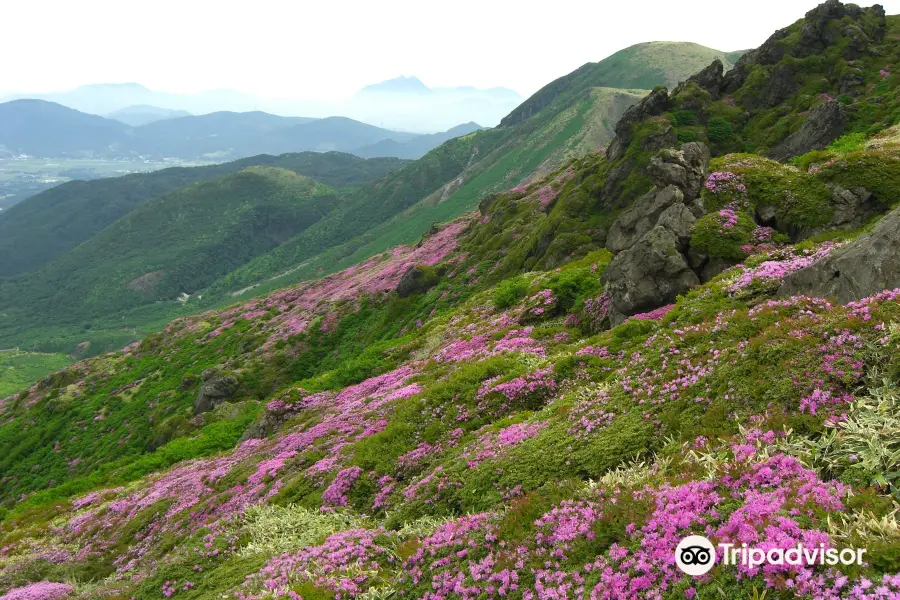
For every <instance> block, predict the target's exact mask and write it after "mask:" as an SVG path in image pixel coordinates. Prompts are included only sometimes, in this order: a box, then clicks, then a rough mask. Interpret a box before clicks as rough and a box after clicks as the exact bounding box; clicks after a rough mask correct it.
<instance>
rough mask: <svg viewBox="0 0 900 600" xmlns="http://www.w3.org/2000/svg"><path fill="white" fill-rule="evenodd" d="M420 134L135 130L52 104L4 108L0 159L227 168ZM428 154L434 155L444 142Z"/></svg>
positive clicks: (270, 120)
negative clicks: (165, 161)
mask: <svg viewBox="0 0 900 600" xmlns="http://www.w3.org/2000/svg"><path fill="white" fill-rule="evenodd" d="M415 137H417V134H412V133H406V132H401V131H392V130H389V129H383V128H381V127H375V126H374V125H368V124H366V123H362V122H360V121H355V120H353V119H348V118H346V117H328V118H325V119H310V118H305V117H279V116H277V115H272V114H268V113H264V112H258V111H257V112H243V113H235V112H215V113H210V114H205V115H199V116H184V117H179V118H167V119H162V120H155V121H153V122H150V123H147V124H145V125H141V126H137V127H130V126H128V125H126V124H124V123H121V122H119V121H116V120H114V119H111V118H110V119H105V118H103V117H98V116H94V115H89V114H86V113H80V112H78V111H75V110H72V109H69V108H66V107H64V106H61V105H58V104H53V103H49V102H46V101H43V100H15V101H12V102H7V103H4V104H0V151H3V152H6V153H10V154H18V153H26V154H33V155H38V156H42V157H54V156H58V157H64V156H65V157H68V156H104V157H114V158H115V157H122V156H142V157H146V156H151V157H157V158H184V159H190V158H203V159H207V160H209V159H216V160H228V159H232V160H233V159H237V158H242V157H245V156H253V155H256V154H283V153H286V152H299V151H305V150H314V151H318V152H323V151H351V150H353V149H355V148H360V147H363V146H369V145H371V144H374V143H377V142H379V141H382V140H387V139H393V140H395V141H397V142H406V141H409V140H412V139H413V138H415ZM428 139H432V138H426V143H424V145H423V147H425V148H427V149H431V147H433V146H434V145H435V144H436V143H437V141H438V139H434V140H433V141H432V143H431V145H429V144H428V143H427V140H428Z"/></svg>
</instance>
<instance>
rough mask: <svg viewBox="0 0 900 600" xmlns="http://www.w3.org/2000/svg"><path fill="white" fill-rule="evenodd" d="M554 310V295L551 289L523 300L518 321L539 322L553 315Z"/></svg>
mask: <svg viewBox="0 0 900 600" xmlns="http://www.w3.org/2000/svg"><path fill="white" fill-rule="evenodd" d="M555 310H556V295H555V294H554V293H553V290H551V289H545V290H541V291H540V292H538V293H537V294H534V295H533V296H529V297H528V298H526V299H525V302H524V303H523V308H522V314H521V317H520V320H521V321H522V322H523V323H524V322H529V321H539V320H542V319H544V318H546V317H549V316H551V315H553V313H554V311H555Z"/></svg>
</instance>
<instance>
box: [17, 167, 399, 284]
mask: <svg viewBox="0 0 900 600" xmlns="http://www.w3.org/2000/svg"><path fill="white" fill-rule="evenodd" d="M402 164H403V161H399V160H396V159H386V158H382V159H372V160H363V159H360V158H357V157H355V156H353V155H350V154H340V153H333V152H329V153H317V152H303V153H296V154H285V155H281V156H266V155H263V156H255V157H252V158H246V159H242V160H238V161H234V162H231V163H224V164H221V165H211V166H206V167H196V168H182V167H175V168H171V169H163V170H160V171H156V172H153V173H141V174H134V175H126V176H124V177H116V178H111V179H100V180H94V181H73V182H70V183H66V184H63V185H61V186H58V187H55V188H52V189H50V190H47V191H46V192H43V193H41V194H38V195H36V196H33V197H31V198H28V199H27V200H25V201H23V202H21V203H19V204H17V205H16V206H14V207H12V208H10V209H9V210H7V211H4V212H3V213H2V216H0V255H3V256H4V257H6V258H5V259H4V260H3V261H2V263H0V277H6V276H10V275H15V274H17V273H23V272H25V271H29V270H31V269H34V268H37V267H40V266H41V265H43V264H45V263H47V262H49V261H51V260H53V259H54V258H56V257H58V256H59V255H61V254H62V253H64V252H66V251H68V250H71V249H72V248H74V247H75V246H77V245H78V244H80V243H81V242H83V241H85V240H87V239H89V238H90V237H91V236H93V235H94V234H96V233H98V232H99V231H101V230H102V229H104V228H105V227H107V226H108V225H110V224H111V223H113V222H114V221H115V220H117V219H119V218H120V217H122V216H124V215H126V214H128V213H129V212H131V211H132V210H134V208H135V207H137V206H138V205H140V204H141V203H142V202H144V201H146V200H147V199H149V198H153V197H156V196H161V195H163V194H165V193H167V192H170V191H172V190H174V189H176V188H179V187H181V186H184V185H187V184H189V183H193V182H195V181H200V180H204V179H213V178H215V177H221V176H222V175H226V174H228V173H235V172H237V171H240V170H242V169H244V168H246V167H249V166H254V165H260V166H273V167H280V168H285V169H290V170H293V171H296V172H297V173H300V174H302V175H308V176H309V177H312V178H314V179H316V180H318V181H321V182H322V183H325V184H327V185H330V186H333V187H336V188H344V187H356V186H360V185H364V184H367V183H370V182H372V181H374V180H377V179H379V178H380V177H382V176H383V175H384V174H385V173H387V172H388V171H390V170H392V169H395V168H398V167H399V166H401V165H402Z"/></svg>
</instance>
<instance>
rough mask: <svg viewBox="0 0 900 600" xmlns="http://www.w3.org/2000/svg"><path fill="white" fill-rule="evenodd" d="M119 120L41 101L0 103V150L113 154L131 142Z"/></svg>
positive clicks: (18, 152) (41, 153)
mask: <svg viewBox="0 0 900 600" xmlns="http://www.w3.org/2000/svg"><path fill="white" fill-rule="evenodd" d="M128 129H129V128H128V126H127V125H125V124H124V123H120V122H118V121H113V120H111V119H104V118H103V117H97V116H94V115H88V114H85V113H81V112H78V111H76V110H72V109H70V108H66V107H65V106H62V105H59V104H54V103H51V102H44V101H41V100H14V101H12V102H5V103H3V104H0V151H3V152H7V153H10V154H31V155H38V156H92V155H96V154H110V153H112V154H115V153H117V152H121V151H123V150H124V148H126V147H128V146H129V145H130V143H131V135H130V134H129V132H128Z"/></svg>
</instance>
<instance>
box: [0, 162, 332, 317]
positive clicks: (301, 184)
mask: <svg viewBox="0 0 900 600" xmlns="http://www.w3.org/2000/svg"><path fill="white" fill-rule="evenodd" d="M336 202H337V195H336V193H335V191H334V190H333V189H332V188H330V187H328V186H326V185H324V184H321V183H318V182H316V181H315V180H312V179H310V178H307V177H304V176H301V175H298V174H297V173H295V172H293V171H288V170H285V169H278V168H275V167H249V168H247V169H245V170H243V171H240V172H239V173H236V174H233V175H228V176H226V177H223V178H220V179H214V180H210V181H202V182H198V183H194V184H190V185H188V186H185V187H183V188H179V189H178V190H176V191H174V192H171V193H169V194H167V195H165V196H162V197H160V198H156V199H154V200H151V201H148V202H146V203H144V204H142V205H141V206H139V207H138V208H137V209H136V210H134V211H133V212H131V213H130V214H128V215H127V216H125V217H123V218H121V219H119V220H118V221H116V222H115V223H114V224H112V225H111V226H110V227H108V228H106V229H105V230H103V231H102V232H101V233H100V234H98V235H96V236H94V237H92V238H91V239H90V240H88V241H86V242H84V243H83V244H81V245H79V246H78V247H76V248H75V249H74V250H72V251H71V252H69V253H67V254H65V255H63V256H62V257H60V258H59V259H57V260H56V261H54V262H52V263H50V264H48V265H46V266H45V267H43V268H41V269H40V270H38V271H36V272H33V273H28V274H25V275H21V276H18V277H16V278H13V279H9V280H6V281H5V282H3V283H2V287H0V297H2V298H3V306H5V307H7V313H8V315H7V318H8V319H9V320H10V321H13V322H14V324H13V325H12V327H13V328H21V327H27V326H28V325H29V322H30V324H35V323H38V324H40V323H54V322H56V323H68V324H71V323H77V322H79V321H80V320H82V319H84V320H88V321H89V320H90V319H91V318H93V317H95V316H98V315H99V316H103V315H110V314H117V313H119V314H120V313H121V312H122V311H125V310H128V309H131V308H134V307H137V306H140V305H142V304H149V303H153V302H155V301H157V300H174V299H175V298H176V297H177V296H178V295H179V294H180V293H182V292H186V293H193V292H194V291H196V290H197V289H198V288H200V287H202V286H203V285H204V284H206V283H209V282H211V281H214V280H215V279H216V278H218V277H220V276H222V275H223V274H225V273H227V272H229V271H230V270H232V269H234V268H235V267H237V266H240V265H241V264H243V263H245V262H247V261H248V260H250V259H252V258H253V257H255V256H257V255H260V254H263V253H265V252H266V251H268V250H271V249H272V248H274V247H276V246H277V245H278V244H279V243H281V242H283V241H284V240H286V239H289V238H290V237H291V236H292V235H294V234H296V233H297V232H298V231H301V230H303V229H305V228H307V227H309V226H310V225H312V224H313V223H315V222H317V221H319V220H320V219H321V218H322V217H323V216H324V215H326V214H327V213H328V212H330V211H331V210H332V209H333V208H334V206H335V204H336ZM13 306H14V307H15V308H11V307H13ZM29 313H31V314H35V313H39V314H40V318H39V320H36V319H34V318H33V317H31V316H30V314H29Z"/></svg>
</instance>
